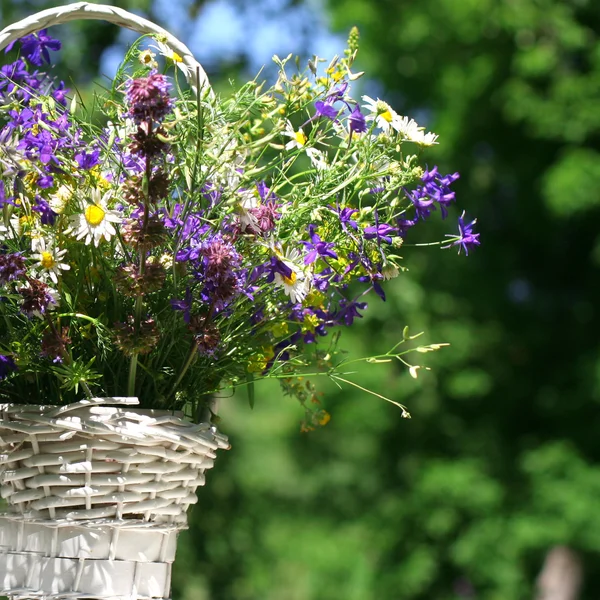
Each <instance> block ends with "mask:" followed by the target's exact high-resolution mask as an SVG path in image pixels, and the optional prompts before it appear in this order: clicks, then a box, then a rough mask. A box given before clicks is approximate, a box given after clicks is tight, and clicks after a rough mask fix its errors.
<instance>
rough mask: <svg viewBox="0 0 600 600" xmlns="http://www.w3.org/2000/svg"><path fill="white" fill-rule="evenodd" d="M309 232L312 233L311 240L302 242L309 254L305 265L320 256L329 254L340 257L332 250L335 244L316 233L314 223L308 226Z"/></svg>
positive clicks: (305, 259) (332, 256) (331, 256)
mask: <svg viewBox="0 0 600 600" xmlns="http://www.w3.org/2000/svg"><path fill="white" fill-rule="evenodd" d="M308 233H309V235H310V242H301V243H302V244H304V247H305V248H306V249H307V250H308V254H307V255H306V256H305V257H304V264H305V265H310V264H312V263H314V262H315V260H317V258H319V257H320V256H321V257H325V256H328V257H329V258H337V257H338V255H337V254H336V253H335V251H334V250H332V248H333V247H334V245H335V244H333V242H325V241H323V240H322V239H321V238H320V237H319V235H318V234H317V233H316V227H315V226H314V225H312V224H311V225H309V226H308Z"/></svg>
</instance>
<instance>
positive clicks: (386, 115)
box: [379, 110, 392, 123]
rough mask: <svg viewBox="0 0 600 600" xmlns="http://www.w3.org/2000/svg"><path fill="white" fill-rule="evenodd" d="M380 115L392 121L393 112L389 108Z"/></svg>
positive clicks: (389, 121)
mask: <svg viewBox="0 0 600 600" xmlns="http://www.w3.org/2000/svg"><path fill="white" fill-rule="evenodd" d="M379 116H380V117H381V118H382V119H385V120H386V121H387V122H388V123H391V122H392V113H391V112H390V111H389V110H386V111H385V112H382V113H381V114H380V115H379Z"/></svg>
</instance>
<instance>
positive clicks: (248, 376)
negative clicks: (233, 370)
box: [246, 373, 254, 408]
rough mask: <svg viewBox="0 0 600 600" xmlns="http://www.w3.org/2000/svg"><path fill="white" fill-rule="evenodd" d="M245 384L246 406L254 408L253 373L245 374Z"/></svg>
mask: <svg viewBox="0 0 600 600" xmlns="http://www.w3.org/2000/svg"><path fill="white" fill-rule="evenodd" d="M246 382H247V383H248V385H247V386H246V389H247V390H248V404H249V405H250V408H254V374H253V373H247V374H246Z"/></svg>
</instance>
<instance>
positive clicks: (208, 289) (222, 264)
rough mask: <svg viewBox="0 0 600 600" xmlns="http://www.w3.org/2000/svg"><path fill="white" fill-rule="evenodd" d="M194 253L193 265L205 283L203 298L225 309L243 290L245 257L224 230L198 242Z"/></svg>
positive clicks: (203, 285)
mask: <svg viewBox="0 0 600 600" xmlns="http://www.w3.org/2000/svg"><path fill="white" fill-rule="evenodd" d="M193 255H194V257H195V258H194V259H192V268H193V269H194V275H195V277H196V279H198V280H199V281H200V282H201V283H202V291H201V294H200V297H201V299H202V301H204V302H206V303H208V304H210V305H212V306H213V307H214V308H215V309H216V310H222V309H223V308H225V307H226V306H227V305H228V304H229V302H231V300H233V299H234V298H235V297H236V296H238V295H239V294H240V293H241V291H242V271H241V270H240V266H241V262H242V257H241V256H240V254H239V253H238V252H237V250H236V249H235V248H234V246H233V244H232V243H231V242H229V241H227V240H225V239H224V238H223V236H222V235H221V234H216V235H212V236H209V237H208V238H207V239H205V240H203V241H202V242H200V243H198V244H196V248H195V251H194V253H193Z"/></svg>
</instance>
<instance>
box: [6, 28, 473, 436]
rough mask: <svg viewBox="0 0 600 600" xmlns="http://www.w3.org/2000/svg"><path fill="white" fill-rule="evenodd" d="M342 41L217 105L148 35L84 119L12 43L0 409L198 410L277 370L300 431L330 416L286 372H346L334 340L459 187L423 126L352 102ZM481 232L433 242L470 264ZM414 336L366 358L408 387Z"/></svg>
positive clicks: (71, 96) (25, 44)
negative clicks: (128, 399)
mask: <svg viewBox="0 0 600 600" xmlns="http://www.w3.org/2000/svg"><path fill="white" fill-rule="evenodd" d="M348 46H349V48H348V50H346V51H345V53H344V56H343V57H342V58H336V59H334V60H333V61H332V62H331V63H329V64H328V66H325V65H324V64H322V63H321V61H319V60H313V61H309V64H308V67H307V69H306V72H299V70H298V69H297V68H292V62H291V61H290V60H289V58H290V57H288V58H287V59H285V60H281V59H278V58H275V61H276V63H277V65H278V68H279V74H278V77H277V81H276V82H275V84H274V85H272V86H271V87H269V88H268V89H267V88H266V86H265V85H264V84H261V83H259V82H258V81H257V80H254V81H250V82H249V83H247V84H245V85H243V86H242V87H241V88H240V89H239V90H237V91H235V92H234V93H233V94H232V96H231V97H229V98H220V97H217V96H215V95H214V94H213V93H212V92H211V91H210V90H208V89H206V88H204V89H202V88H201V89H199V90H194V89H193V88H192V89H189V88H188V87H187V86H186V85H185V77H186V76H187V77H189V76H190V73H189V72H187V70H188V67H187V66H186V65H185V63H184V62H183V61H182V59H181V57H180V56H178V55H177V54H176V53H175V52H173V51H172V50H170V49H169V48H168V47H167V46H166V45H165V44H164V40H161V39H160V38H159V37H155V38H151V37H143V38H141V39H140V40H139V41H138V42H137V43H136V44H135V45H134V46H133V47H132V48H131V49H130V51H129V52H128V54H127V56H126V58H125V61H124V63H123V65H122V66H121V68H120V69H119V71H118V73H117V75H116V76H115V78H114V80H113V81H112V85H111V86H110V89H107V90H104V91H103V93H102V95H101V96H98V97H96V98H95V100H94V102H93V103H92V105H86V106H83V105H82V102H81V100H80V99H79V97H78V95H77V94H76V93H71V92H69V90H67V89H65V86H64V84H63V83H62V82H60V83H57V81H56V80H54V79H52V78H51V77H50V76H49V75H47V74H44V73H43V72H42V67H43V65H44V63H49V62H50V60H51V57H50V51H57V50H59V48H60V43H59V42H58V41H57V40H55V39H53V38H51V37H50V36H49V35H48V34H47V32H46V31H42V32H40V33H37V34H30V35H28V36H26V37H25V38H23V39H22V40H20V47H19V48H18V52H19V55H18V57H17V58H16V60H15V61H14V62H12V63H11V64H6V65H5V66H3V67H2V68H1V71H0V96H1V107H0V119H1V121H0V127H1V131H0V137H1V145H0V176H1V181H0V296H1V302H0V399H1V400H2V401H8V402H11V403H31V404H36V403H37V404H62V403H68V402H73V401H75V400H77V399H80V398H81V397H82V396H88V397H92V396H123V395H128V396H138V397H139V398H140V400H141V405H142V406H143V407H150V408H164V409H185V410H186V411H187V413H188V414H189V415H191V416H192V417H196V416H197V415H198V414H199V408H200V407H201V406H202V404H203V402H204V400H205V399H206V398H207V397H208V396H210V395H211V394H216V393H218V392H220V391H223V390H225V389H232V388H235V387H237V386H245V387H246V388H247V389H248V396H249V399H250V402H251V403H252V402H253V391H252V390H253V387H252V386H253V382H254V380H256V379H258V378H277V379H279V381H280V382H281V384H282V386H283V388H284V391H285V392H286V393H289V394H292V395H295V396H297V397H298V398H299V399H300V401H301V403H302V404H303V405H304V406H305V408H306V410H307V419H306V421H305V425H304V426H305V428H311V427H313V426H315V425H317V424H323V423H325V422H327V420H328V415H327V413H326V412H325V411H324V410H323V409H322V408H321V407H319V406H318V404H314V403H313V402H310V400H315V399H316V395H315V390H314V387H313V386H312V384H310V383H308V384H307V383H306V379H301V378H300V377H301V376H303V375H306V374H308V373H312V374H317V373H323V374H325V375H327V376H329V377H331V378H333V379H335V380H337V381H348V380H347V379H346V378H345V371H344V369H345V364H346V363H345V361H344V359H343V356H342V355H341V350H340V349H339V347H338V340H339V332H340V331H341V330H342V329H343V328H344V327H348V326H351V325H352V324H353V322H354V321H355V320H356V319H357V318H359V317H361V316H362V314H361V313H362V312H363V311H364V310H366V309H367V301H368V300H369V299H370V298H371V297H373V298H374V300H375V301H379V298H381V300H385V291H384V287H385V281H386V280H388V279H391V278H394V277H397V276H398V275H399V273H401V271H402V270H403V269H404V268H405V267H404V263H405V259H404V258H403V257H402V256H401V254H400V250H401V248H402V245H403V242H404V240H405V239H406V238H407V237H408V236H409V235H410V231H411V228H413V227H415V226H417V225H418V224H419V223H420V222H424V221H426V220H427V219H428V218H429V217H430V215H431V214H432V213H433V212H436V211H439V212H441V215H442V217H444V218H445V217H446V216H447V214H448V212H449V210H450V209H451V205H452V204H453V203H454V200H455V195H454V192H453V191H452V189H451V186H452V183H453V182H454V181H455V180H456V179H457V177H458V174H457V173H455V174H450V175H443V174H441V173H439V172H438V170H437V168H435V167H433V168H431V169H429V168H426V167H425V166H424V162H423V160H422V159H421V155H422V152H423V150H424V149H425V148H426V147H427V146H431V145H433V144H436V143H437V136H436V135H435V134H433V133H427V132H425V130H424V129H423V128H422V127H419V126H418V125H417V123H415V121H414V120H412V119H410V118H409V117H406V116H400V115H398V114H396V113H395V112H394V110H393V109H392V108H391V107H390V106H389V105H388V104H386V103H385V102H383V101H381V100H379V99H377V100H373V99H371V98H369V97H367V96H363V97H362V99H356V98H354V97H353V96H352V95H351V92H352V89H351V88H352V86H353V82H354V81H355V80H356V79H357V78H358V77H359V76H360V75H361V74H360V73H354V72H353V71H352V65H353V61H354V58H355V55H356V51H357V33H356V32H352V34H351V36H350V39H349V44H348ZM15 49H17V48H15ZM297 64H298V62H297V63H296V65H297ZM292 71H294V72H292ZM474 223H475V221H472V222H469V221H468V220H465V216H464V213H463V215H462V216H461V217H460V218H459V226H458V233H456V234H451V235H450V236H449V237H448V238H447V240H446V241H445V242H442V243H441V244H442V247H449V246H457V247H458V249H459V252H460V250H461V249H464V251H465V253H468V250H469V249H470V248H471V247H472V246H475V245H478V244H479V239H478V237H479V236H478V234H477V233H474V232H473V225H474ZM407 254H408V257H407V258H408V259H410V253H409V252H408V253H407ZM377 297H379V298H377ZM410 339H412V338H410V336H408V334H406V335H405V339H404V340H400V344H399V345H398V346H396V347H395V348H393V349H392V350H390V351H389V352H386V353H385V354H383V355H382V356H380V357H374V358H372V359H371V360H392V359H398V360H400V361H402V362H404V363H405V364H407V366H408V367H409V368H410V370H411V374H413V375H414V374H415V373H416V368H417V367H416V366H415V365H411V364H410V363H408V361H407V360H406V359H405V358H404V356H405V354H406V352H408V351H409V350H406V349H404V346H401V344H402V343H403V342H405V341H408V340H410ZM437 347H438V346H437V345H432V346H425V347H423V346H421V347H412V348H411V349H412V350H419V351H425V350H432V349H436V348H437ZM390 400H391V399H390ZM402 409H403V410H404V408H403V407H402ZM405 415H406V416H408V413H405Z"/></svg>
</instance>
